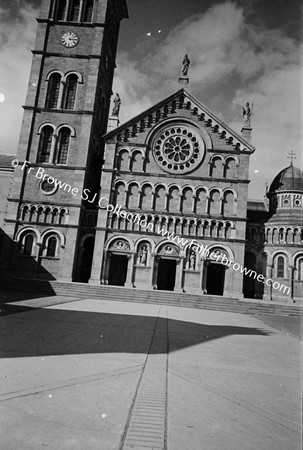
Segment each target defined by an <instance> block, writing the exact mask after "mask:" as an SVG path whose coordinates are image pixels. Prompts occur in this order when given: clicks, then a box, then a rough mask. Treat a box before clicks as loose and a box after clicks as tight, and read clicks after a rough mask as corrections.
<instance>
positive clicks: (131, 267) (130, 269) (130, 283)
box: [124, 252, 134, 288]
mask: <svg viewBox="0 0 303 450" xmlns="http://www.w3.org/2000/svg"><path fill="white" fill-rule="evenodd" d="M127 258H128V265H127V275H126V281H125V285H124V286H125V287H128V288H132V287H134V284H133V278H134V252H132V253H130V254H129V255H127Z"/></svg>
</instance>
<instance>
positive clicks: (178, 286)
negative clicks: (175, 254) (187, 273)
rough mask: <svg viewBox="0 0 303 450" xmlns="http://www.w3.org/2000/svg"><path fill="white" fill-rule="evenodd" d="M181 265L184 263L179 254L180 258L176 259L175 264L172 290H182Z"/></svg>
mask: <svg viewBox="0 0 303 450" xmlns="http://www.w3.org/2000/svg"><path fill="white" fill-rule="evenodd" d="M183 265H184V256H181V257H180V259H179V260H177V264H176V282H175V287H174V292H183V287H182V277H183Z"/></svg>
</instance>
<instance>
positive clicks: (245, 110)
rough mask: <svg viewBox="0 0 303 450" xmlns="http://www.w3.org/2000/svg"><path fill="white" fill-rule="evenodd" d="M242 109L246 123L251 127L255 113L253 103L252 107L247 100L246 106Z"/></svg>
mask: <svg viewBox="0 0 303 450" xmlns="http://www.w3.org/2000/svg"><path fill="white" fill-rule="evenodd" d="M242 111H243V120H244V123H245V125H248V126H249V127H250V126H251V122H250V119H251V116H252V113H253V104H252V105H251V107H250V106H249V103H248V102H247V103H246V105H245V106H242Z"/></svg>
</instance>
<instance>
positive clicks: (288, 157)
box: [287, 150, 297, 164]
mask: <svg viewBox="0 0 303 450" xmlns="http://www.w3.org/2000/svg"><path fill="white" fill-rule="evenodd" d="M287 159H290V163H291V164H292V163H293V160H294V159H297V157H296V154H295V152H293V151H292V150H291V151H290V152H289V154H288V156H287Z"/></svg>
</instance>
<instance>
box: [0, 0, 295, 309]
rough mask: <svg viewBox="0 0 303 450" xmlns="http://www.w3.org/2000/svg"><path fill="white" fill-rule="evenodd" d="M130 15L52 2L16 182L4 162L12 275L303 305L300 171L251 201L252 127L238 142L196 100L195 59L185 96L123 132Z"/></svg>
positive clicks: (112, 2) (0, 172)
mask: <svg viewBox="0 0 303 450" xmlns="http://www.w3.org/2000/svg"><path fill="white" fill-rule="evenodd" d="M123 18H127V7H126V3H125V0H81V1H77V2H76V1H73V0H66V1H62V0H60V1H59V0H58V1H50V0H42V7H41V15H40V18H39V19H38V32H37V39H36V44H35V49H34V51H33V64H32V70H31V74H30V80H29V87H28V95H27V99H26V104H25V106H24V119H23V124H22V130H21V136H20V143H19V148H18V153H17V158H16V160H15V163H14V164H15V170H14V173H13V174H12V173H11V170H12V169H11V166H10V165H9V164H8V163H7V161H8V158H7V157H6V158H4V157H3V158H2V162H3V164H2V166H1V164H0V182H1V185H2V184H3V186H4V185H5V187H6V188H5V189H3V190H2V194H3V195H2V197H1V203H2V205H1V211H4V212H5V213H4V214H3V218H2V220H3V224H2V223H0V227H1V229H0V231H1V233H0V242H1V248H0V251H1V259H0V270H1V275H2V276H3V275H5V276H15V277H30V278H40V279H46V280H47V279H48V280H61V281H75V282H85V283H90V284H111V285H118V286H126V287H132V288H143V289H151V290H152V289H160V290H170V291H177V292H185V293H196V294H201V295H204V294H212V295H222V296H233V297H242V296H243V295H244V296H245V297H248V298H259V299H261V298H264V299H268V300H278V301H290V302H291V301H295V300H296V299H299V298H301V297H302V285H303V252H302V243H303V222H302V196H303V189H302V172H301V171H300V170H299V169H297V168H295V167H294V166H293V164H291V165H290V166H289V167H288V168H286V169H284V170H282V171H281V172H280V173H279V174H278V175H277V177H276V178H275V180H274V181H273V183H272V184H271V186H270V189H269V190H268V193H267V197H266V200H260V201H259V202H258V201H254V202H251V201H248V184H249V158H250V155H251V154H252V153H253V152H254V151H255V149H254V147H253V145H252V144H251V131H252V129H251V125H250V120H249V117H246V120H245V121H244V124H243V128H242V130H241V132H240V134H238V133H236V132H235V131H233V130H232V129H230V128H229V127H228V125H226V124H225V123H223V122H222V120H220V119H219V118H218V117H216V115H215V114H214V113H213V112H211V111H210V110H209V109H208V108H207V107H206V106H205V105H203V104H202V103H201V102H200V101H199V100H198V99H196V98H195V97H193V96H192V95H191V94H190V93H189V92H188V91H187V90H186V85H187V83H188V75H187V72H188V65H189V59H188V57H187V58H184V61H183V66H182V71H181V76H180V79H179V82H180V89H179V90H177V91H176V92H174V93H173V94H172V95H171V96H170V97H168V98H165V99H163V100H162V101H161V102H159V103H157V104H156V105H154V106H153V107H151V108H150V109H149V110H147V111H145V112H143V113H141V114H140V115H138V116H137V117H135V118H133V119H132V120H130V121H128V122H127V123H125V124H123V125H121V126H118V114H119V108H120V100H119V97H117V96H116V99H115V106H114V110H113V111H112V117H109V116H110V114H109V109H110V99H111V95H112V79H113V73H114V68H115V57H116V49H117V42H118V35H119V25H120V21H121V20H122V19H123ZM186 56H187V55H186ZM248 112H249V109H247V110H246V113H247V114H248ZM108 122H109V126H108ZM12 159H13V158H12ZM0 162H1V159H0ZM3 180H4V181H3ZM4 192H5V195H4ZM180 243H182V245H180ZM194 247H195V250H194ZM202 247H203V248H207V250H208V253H205V252H200V251H199V249H200V248H202ZM211 255H221V256H222V257H224V258H225V260H228V261H233V262H235V263H236V264H238V265H239V266H243V267H247V268H249V269H251V270H254V271H256V273H257V274H262V276H263V277H268V278H270V279H271V280H272V283H271V284H272V285H273V283H275V282H276V283H280V284H283V285H284V286H286V287H287V288H289V289H287V290H286V291H285V292H284V291H283V292H282V291H278V290H274V289H273V286H272V285H270V284H269V285H267V284H265V283H262V282H259V281H258V280H256V279H255V278H254V277H253V278H252V277H248V276H243V273H242V272H241V270H234V268H233V267H232V266H230V265H229V266H228V265H226V264H225V265H224V264H221V262H220V260H217V259H216V258H214V257H212V256H211Z"/></svg>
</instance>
